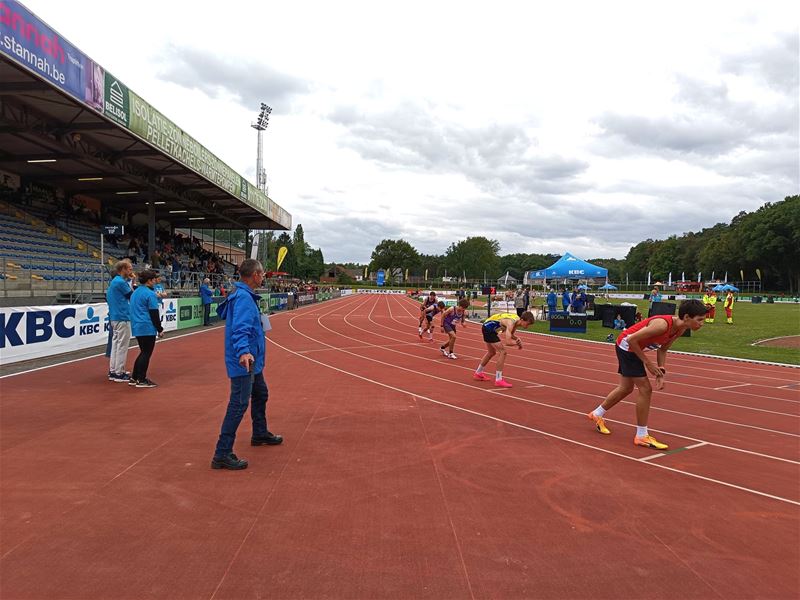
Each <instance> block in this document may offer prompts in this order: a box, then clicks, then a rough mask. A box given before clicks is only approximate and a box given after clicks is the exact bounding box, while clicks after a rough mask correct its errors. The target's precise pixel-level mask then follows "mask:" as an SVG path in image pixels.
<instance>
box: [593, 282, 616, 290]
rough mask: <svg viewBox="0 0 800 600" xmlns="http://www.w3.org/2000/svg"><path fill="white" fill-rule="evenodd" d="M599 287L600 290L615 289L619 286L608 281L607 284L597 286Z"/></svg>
mask: <svg viewBox="0 0 800 600" xmlns="http://www.w3.org/2000/svg"><path fill="white" fill-rule="evenodd" d="M597 289H598V290H615V289H617V286H615V285H612V284H610V283H607V284H605V285H601V286H600V287H599V288H597Z"/></svg>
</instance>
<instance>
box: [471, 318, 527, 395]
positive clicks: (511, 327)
mask: <svg viewBox="0 0 800 600" xmlns="http://www.w3.org/2000/svg"><path fill="white" fill-rule="evenodd" d="M532 324H533V313H531V312H530V311H525V312H523V313H522V315H521V316H517V315H515V314H512V313H497V314H495V315H492V316H491V317H489V318H488V319H486V320H485V321H484V322H483V325H482V326H481V333H482V334H483V341H484V342H486V354H485V355H484V356H483V358H482V359H481V363H480V364H479V365H478V368H477V370H476V371H475V373H474V374H473V376H472V378H473V379H475V380H476V381H490V380H491V377H489V376H488V375H487V374H486V373H484V369H485V368H486V365H487V364H489V361H490V360H492V357H493V356H494V355H495V354H496V355H497V367H496V370H495V379H494V385H495V386H496V387H500V388H510V387H512V385H511V384H510V383H508V382H507V381H506V380H505V379H503V365H504V364H505V362H506V348H505V347H506V346H516V347H517V348H519V349H520V350H522V341H521V340H520V339H519V338H518V337H517V336H516V332H517V329H519V328H520V327H523V328H524V327H528V326H530V325H532ZM501 335H502V336H503V339H502V340H501V339H500V336H501Z"/></svg>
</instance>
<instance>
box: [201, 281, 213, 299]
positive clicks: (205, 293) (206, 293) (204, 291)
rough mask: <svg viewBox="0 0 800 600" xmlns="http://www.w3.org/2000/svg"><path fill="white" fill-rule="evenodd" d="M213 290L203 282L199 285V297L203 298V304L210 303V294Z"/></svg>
mask: <svg viewBox="0 0 800 600" xmlns="http://www.w3.org/2000/svg"><path fill="white" fill-rule="evenodd" d="M213 295H214V292H212V291H211V288H210V287H208V286H207V285H206V284H205V283H204V284H203V285H201V286H200V297H201V298H202V299H203V304H211V296H213Z"/></svg>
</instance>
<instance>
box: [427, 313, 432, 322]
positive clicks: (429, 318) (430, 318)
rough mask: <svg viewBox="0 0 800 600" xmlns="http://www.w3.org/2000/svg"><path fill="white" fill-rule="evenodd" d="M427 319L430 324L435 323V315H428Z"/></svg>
mask: <svg viewBox="0 0 800 600" xmlns="http://www.w3.org/2000/svg"><path fill="white" fill-rule="evenodd" d="M425 318H426V319H428V323H433V315H432V314H430V313H428V314H426V315H425Z"/></svg>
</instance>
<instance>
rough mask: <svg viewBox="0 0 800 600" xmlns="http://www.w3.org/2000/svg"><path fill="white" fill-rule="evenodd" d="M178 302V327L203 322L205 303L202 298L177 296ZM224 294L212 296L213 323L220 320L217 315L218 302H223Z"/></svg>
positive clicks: (196, 324) (195, 325)
mask: <svg viewBox="0 0 800 600" xmlns="http://www.w3.org/2000/svg"><path fill="white" fill-rule="evenodd" d="M176 300H177V303H178V329H187V328H189V327H199V326H200V325H202V324H203V303H202V301H201V300H200V298H177V299H176ZM223 300H224V298H223V297H222V296H214V297H213V298H211V318H210V321H211V322H212V323H216V322H217V321H219V317H218V316H217V304H218V303H220V302H222V301H223Z"/></svg>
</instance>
